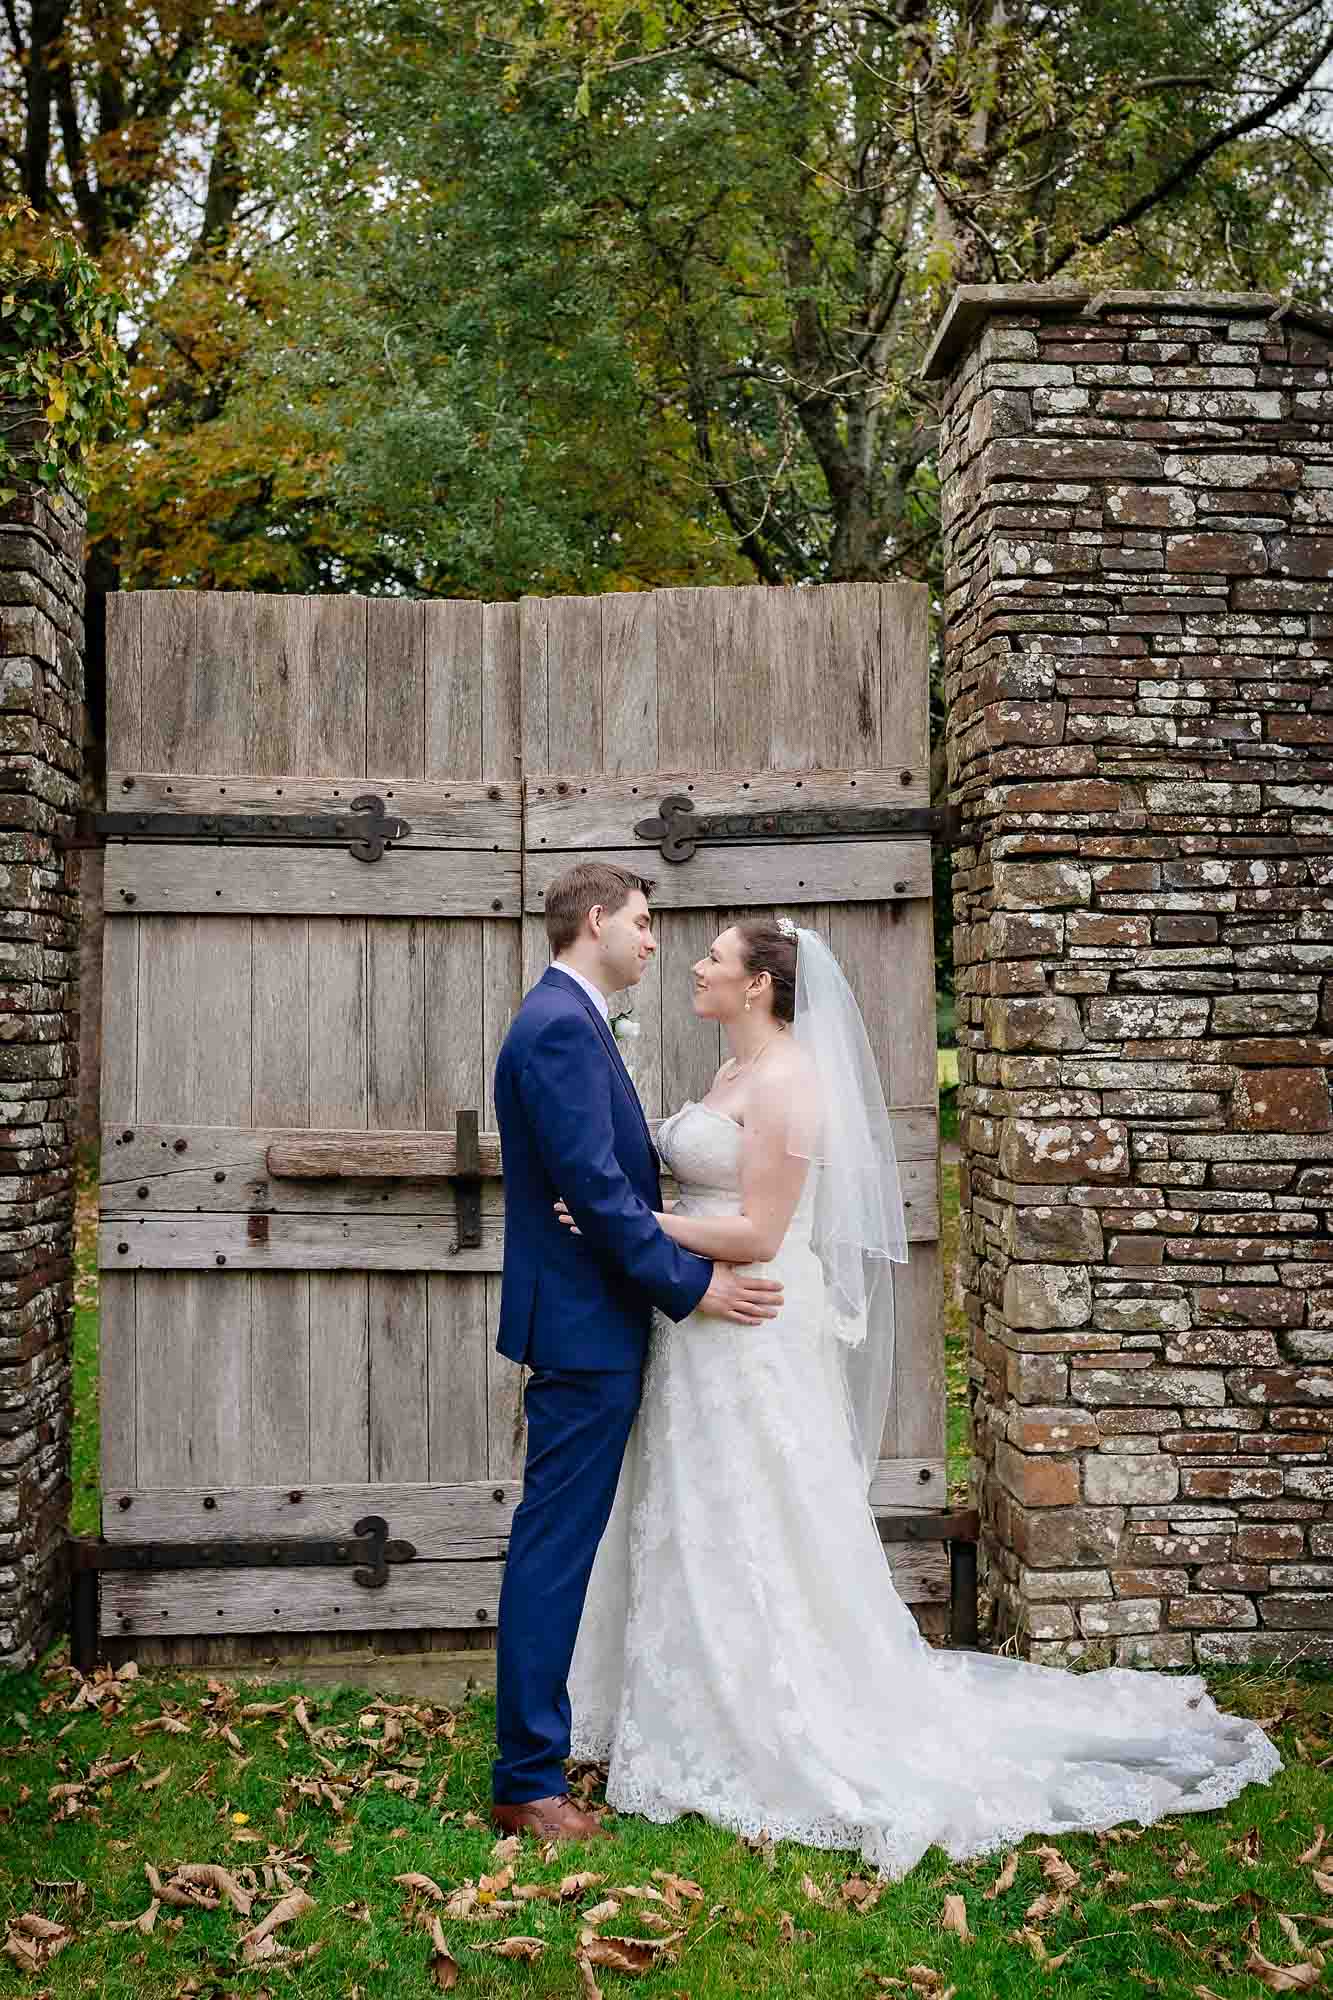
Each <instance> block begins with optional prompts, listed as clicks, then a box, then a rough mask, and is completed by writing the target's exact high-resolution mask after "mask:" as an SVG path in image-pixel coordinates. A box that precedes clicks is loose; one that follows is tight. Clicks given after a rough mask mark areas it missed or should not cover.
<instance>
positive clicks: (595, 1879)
mask: <svg viewBox="0 0 1333 2000" xmlns="http://www.w3.org/2000/svg"><path fill="white" fill-rule="evenodd" d="M605 1880H606V1877H605V1875H590V1874H586V1873H585V1874H582V1875H566V1876H565V1877H564V1879H563V1880H562V1882H561V1884H560V1900H561V1902H562V1903H567V1902H569V1901H571V1899H572V1898H574V1897H575V1896H583V1895H586V1894H587V1892H588V1890H589V1889H596V1888H598V1887H599V1886H600V1884H601V1883H603V1882H605Z"/></svg>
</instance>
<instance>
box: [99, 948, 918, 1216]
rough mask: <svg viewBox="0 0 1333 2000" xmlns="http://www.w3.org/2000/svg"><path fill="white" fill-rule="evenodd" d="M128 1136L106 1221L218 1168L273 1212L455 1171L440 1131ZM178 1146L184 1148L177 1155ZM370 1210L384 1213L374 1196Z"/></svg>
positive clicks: (187, 1130)
mask: <svg viewBox="0 0 1333 2000" xmlns="http://www.w3.org/2000/svg"><path fill="white" fill-rule="evenodd" d="M701 914H703V915H705V917H706V913H699V912H691V913H690V920H691V921H693V920H694V917H695V916H696V915H701ZM671 921H672V924H673V925H675V924H677V923H679V922H681V921H683V919H681V918H679V917H673V918H672V919H671ZM717 928H719V926H718V924H717V923H716V921H714V922H712V923H711V924H710V923H709V922H708V921H707V920H706V921H705V922H704V923H703V924H701V926H700V929H701V930H704V929H707V930H708V931H709V933H710V935H711V934H712V932H713V931H714V930H716V929H717ZM687 955H688V951H687V948H686V947H685V946H684V945H683V944H682V949H681V958H682V959H684V958H685V957H686V956H687ZM696 956H697V954H696ZM673 1018H675V1019H678V1020H679V1021H680V1022H681V1023H683V1024H684V1025H685V1026H686V1027H689V1026H693V1027H696V1028H699V1029H700V1031H701V1032H702V1033H703V1034H704V1035H705V1036H707V1035H708V1034H710V1033H711V1034H714V1035H715V1034H716V1029H715V1027H714V1026H713V1024H712V1023H709V1022H703V1023H700V1022H698V1021H697V1019H696V1017H695V1016H694V1014H693V1013H692V1012H691V1013H689V1014H688V1017H687V1016H686V1015H685V1014H684V1013H683V1012H678V1011H677V1010H673ZM709 1054H710V1055H711V1049H710V1050H709ZM716 1068H717V1064H716V1062H714V1063H713V1064H712V1067H711V1068H709V1069H708V1070H707V1074H706V1076H703V1077H702V1079H701V1080H703V1081H704V1083H705V1087H706V1085H707V1084H708V1083H710V1082H711V1081H712V1078H713V1074H714V1072H715V1070H716ZM689 1095H690V1091H689V1090H688V1089H687V1088H685V1086H684V1084H683V1082H677V1081H674V1080H673V1092H672V1106H673V1109H678V1108H679V1104H680V1103H682V1102H683V1101H684V1098H685V1097H686V1096H689ZM890 1117H891V1119H892V1123H893V1136H894V1146H895V1149H896V1151H897V1155H898V1159H899V1162H900V1163H906V1162H908V1161H913V1160H933V1159H934V1157H935V1154H936V1152H937V1149H938V1148H937V1136H936V1128H937V1119H936V1112H935V1108H934V1106H933V1105H899V1106H892V1107H890ZM648 1122H649V1125H650V1126H651V1127H652V1128H653V1129H654V1130H655V1129H656V1127H657V1124H658V1122H659V1121H658V1120H657V1119H656V1118H650V1119H649V1121H648ZM127 1129H128V1130H130V1131H131V1132H132V1137H130V1138H128V1139H127V1138H126V1137H125V1136H124V1133H123V1132H121V1131H117V1132H115V1133H113V1134H111V1135H109V1137H108V1157H107V1171H106V1173H105V1174H104V1176H103V1182H102V1187H103V1204H104V1206H105V1207H106V1208H107V1212H108V1213H116V1214H122V1213H123V1214H137V1213H138V1212H139V1210H140V1208H141V1207H142V1206H148V1207H152V1206H153V1205H154V1203H156V1204H157V1205H158V1206H159V1207H161V1206H168V1207H171V1208H175V1209H186V1208H189V1209H193V1208H194V1207H196V1206H197V1205H198V1206H202V1204H203V1200H204V1196H205V1193H206V1191H207V1187H208V1185H210V1184H211V1185H214V1186H222V1187H223V1188H226V1187H227V1186H228V1184H229V1183H228V1182H223V1183H216V1182H213V1174H214V1172H215V1171H216V1170H217V1169H219V1168H221V1169H223V1170H224V1171H225V1172H226V1173H227V1174H228V1176H229V1180H230V1182H236V1183H239V1184H240V1185H241V1186H243V1187H244V1188H246V1190H247V1192H248V1190H249V1183H250V1181H251V1180H254V1181H256V1182H269V1181H271V1182H272V1185H271V1187H270V1189H269V1192H270V1193H271V1195H272V1198H273V1201H274V1203H275V1205H276V1204H277V1203H279V1202H280V1201H281V1200H282V1199H283V1195H284V1193H285V1192H287V1191H285V1190H281V1189H279V1187H278V1186H277V1180H278V1179H281V1178H286V1177H288V1176H293V1175H296V1174H298V1173H299V1174H301V1175H302V1176H304V1177H305V1178H308V1179H311V1180H316V1179H328V1178H331V1177H333V1176H334V1175H335V1174H338V1173H346V1174H347V1175H348V1176H349V1177H350V1178H353V1179H360V1180H377V1179H378V1180H383V1179H394V1178H402V1179H407V1180H425V1181H430V1180H432V1179H435V1180H438V1179H442V1178H447V1177H448V1176H449V1175H450V1174H452V1173H453V1172H454V1171H455V1153H454V1135H453V1131H452V1129H451V1130H448V1131H443V1132H365V1131H361V1130H342V1131H322V1132H319V1131H306V1132H302V1131H283V1130H279V1129H277V1128H274V1127H271V1126H270V1127H256V1128H255V1129H253V1130H236V1129H233V1128H232V1127H230V1126H206V1125H187V1124H179V1125H177V1124H165V1125H164V1124H144V1125H136V1126H134V1127H132V1128H127ZM480 1137H481V1171H482V1175H483V1177H484V1178H488V1179H494V1178H495V1177H496V1176H497V1175H498V1172H499V1166H500V1139H499V1134H498V1133H496V1132H483V1133H482V1134H481V1135H480ZM179 1141H183V1142H184V1143H183V1144H182V1145H181V1146H180V1150H179V1151H178V1150H177V1143H178V1142H179ZM182 1162H184V1163H185V1164H182ZM140 1182H144V1183H146V1184H147V1186H148V1188H149V1195H148V1196H146V1197H144V1198H143V1199H142V1200H141V1199H140V1197H139V1196H138V1194H137V1184H138V1183H140ZM173 1186H179V1187H180V1188H181V1189H182V1190H184V1194H183V1197H182V1199H180V1200H175V1199H174V1198H173V1196H172V1193H171V1190H172V1187H173ZM291 1192H295V1191H294V1190H292V1191H291ZM228 1199H229V1200H230V1203H231V1205H232V1206H235V1205H236V1204H237V1203H238V1202H239V1201H240V1200H241V1199H242V1197H241V1196H239V1195H238V1194H237V1193H236V1191H235V1189H234V1188H233V1190H232V1192H231V1195H230V1197H229V1198H228V1197H227V1196H225V1195H224V1196H223V1197H221V1198H220V1199H219V1202H218V1206H220V1207H226V1206H227V1205H228ZM414 1199H421V1200H422V1201H423V1202H426V1203H427V1210H426V1212H429V1213H432V1214H433V1213H436V1212H437V1211H436V1210H435V1208H434V1207H433V1206H430V1204H431V1203H433V1200H434V1196H433V1193H431V1192H430V1191H429V1190H428V1189H422V1190H419V1191H418V1193H417V1194H416V1195H415V1196H414ZM489 1200H490V1197H489V1196H488V1195H483V1207H485V1206H486V1205H487V1203H488V1202H489ZM112 1203H114V1204H115V1206H114V1209H113V1208H112V1207H111V1206H110V1204H112ZM375 1205H376V1207H378V1206H379V1205H380V1202H379V1195H378V1193H377V1194H376V1196H375ZM326 1212H327V1209H326Z"/></svg>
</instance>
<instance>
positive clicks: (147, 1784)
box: [139, 1764, 171, 1792]
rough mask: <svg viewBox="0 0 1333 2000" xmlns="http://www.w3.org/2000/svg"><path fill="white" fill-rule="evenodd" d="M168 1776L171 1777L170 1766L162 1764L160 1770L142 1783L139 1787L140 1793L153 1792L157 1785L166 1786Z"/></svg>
mask: <svg viewBox="0 0 1333 2000" xmlns="http://www.w3.org/2000/svg"><path fill="white" fill-rule="evenodd" d="M170 1776H171V1766H170V1764H164V1765H163V1766H162V1769H161V1770H160V1771H157V1772H155V1773H154V1775H153V1776H152V1777H151V1778H145V1779H144V1781H143V1783H142V1784H141V1785H140V1786H139V1790H140V1791H141V1792H155V1791H156V1790H157V1788H158V1786H159V1785H165V1784H166V1782H167V1779H168V1778H169V1777H170Z"/></svg>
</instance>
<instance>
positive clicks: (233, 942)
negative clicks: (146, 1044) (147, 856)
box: [105, 917, 305, 1125]
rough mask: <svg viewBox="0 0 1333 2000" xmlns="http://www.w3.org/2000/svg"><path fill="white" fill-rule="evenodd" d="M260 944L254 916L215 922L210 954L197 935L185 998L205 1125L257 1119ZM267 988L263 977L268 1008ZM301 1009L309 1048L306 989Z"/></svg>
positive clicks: (198, 1106) (197, 1109) (199, 1114)
mask: <svg viewBox="0 0 1333 2000" xmlns="http://www.w3.org/2000/svg"><path fill="white" fill-rule="evenodd" d="M157 921H159V920H158V919H156V918H152V917H149V918H146V919H145V920H144V921H143V923H142V925H141V929H143V930H144V931H148V930H151V929H152V927H153V925H154V924H155V923H156V922H157ZM168 921H170V920H168ZM119 928H120V925H119V924H108V925H106V926H105V929H107V930H118V929H119ZM254 942H255V941H254V937H253V933H252V924H251V919H250V918H249V917H215V918H213V919H212V921H211V922H210V923H209V925H208V938H207V945H206V950H205V951H204V952H200V950H199V945H198V933H197V932H196V945H195V950H196V961H195V987H194V991H193V993H191V994H188V995H181V996H180V997H181V1000H182V1002H183V1004H184V1005H185V1006H187V1007H189V1006H190V1004H191V1003H193V1013H194V1034H195V1041H194V1047H193V1049H192V1050H191V1054H190V1060H191V1062H192V1063H193V1066H194V1106H193V1109H194V1115H195V1117H196V1118H198V1119H199V1120H200V1122H201V1123H205V1124H209V1125H215V1124H216V1125H248V1124H249V1123H250V1120H251V1117H252V1115H253V1114H252V1105H253V1095H252V1092H253V1084H254V1076H253V1062H254V1047H255V1044H254V1040H253V1038H252V1034H251V1015H252V1011H253V1002H252V963H253V958H254ZM261 987H262V973H261V978H260V981H259V982H257V984H256V987H255V989H254V993H255V999H256V1000H258V1001H259V1004H260V1005H261V1006H262V1004H263V1003H262V994H261V992H260V990H259V989H260V988H261ZM300 1004H301V1026H302V1043H303V1045H304V1030H305V989H304V985H303V986H302V989H301V994H300ZM302 1057H303V1058H304V1046H303V1048H302ZM302 1068H303V1069H304V1060H303V1061H302ZM304 1122H305V1121H304V1119H303V1120H302V1123H304Z"/></svg>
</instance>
